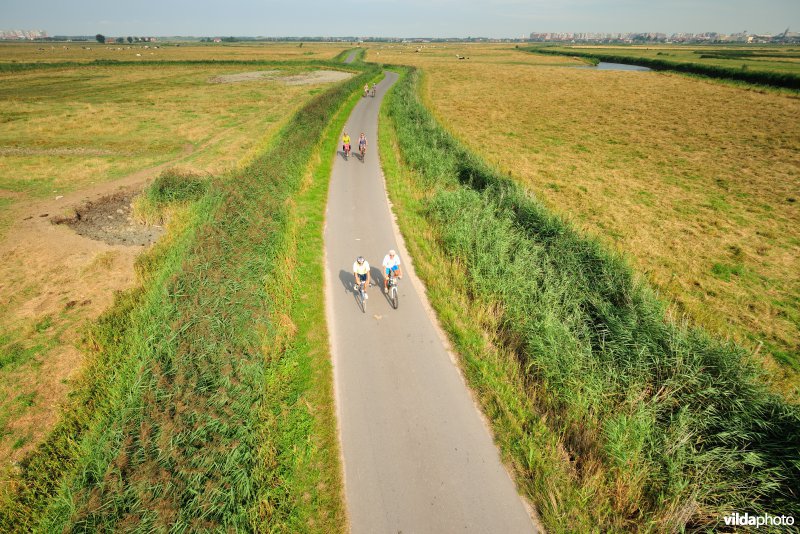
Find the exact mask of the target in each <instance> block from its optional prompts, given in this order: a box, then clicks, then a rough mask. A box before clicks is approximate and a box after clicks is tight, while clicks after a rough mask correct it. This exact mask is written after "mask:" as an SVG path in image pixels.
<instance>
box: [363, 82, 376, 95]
mask: <svg viewBox="0 0 800 534" xmlns="http://www.w3.org/2000/svg"><path fill="white" fill-rule="evenodd" d="M364 96H375V84H374V83H373V84H372V88H370V86H369V84H368V83H365V84H364Z"/></svg>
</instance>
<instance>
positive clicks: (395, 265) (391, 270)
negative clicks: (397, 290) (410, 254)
mask: <svg viewBox="0 0 800 534" xmlns="http://www.w3.org/2000/svg"><path fill="white" fill-rule="evenodd" d="M383 269H384V272H385V273H386V276H385V277H384V278H383V292H384V293H388V292H389V277H390V276H396V277H397V278H402V277H403V273H402V271H401V270H400V258H399V257H398V256H397V253H396V252H395V251H394V250H390V251H389V253H388V254H387V255H386V256H384V257H383Z"/></svg>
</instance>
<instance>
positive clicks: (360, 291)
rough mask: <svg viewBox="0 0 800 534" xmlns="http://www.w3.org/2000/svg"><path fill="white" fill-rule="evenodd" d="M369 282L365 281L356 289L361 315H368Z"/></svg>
mask: <svg viewBox="0 0 800 534" xmlns="http://www.w3.org/2000/svg"><path fill="white" fill-rule="evenodd" d="M366 285H367V281H366V280H364V281H362V282H359V283H358V284H356V286H355V287H354V289H355V290H356V292H357V296H358V305H359V306H360V307H361V313H367V298H369V297H367V290H366Z"/></svg>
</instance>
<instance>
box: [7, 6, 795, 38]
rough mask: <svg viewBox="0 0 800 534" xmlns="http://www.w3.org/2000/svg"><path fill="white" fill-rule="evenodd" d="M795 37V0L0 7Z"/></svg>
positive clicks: (187, 18)
mask: <svg viewBox="0 0 800 534" xmlns="http://www.w3.org/2000/svg"><path fill="white" fill-rule="evenodd" d="M787 26H791V27H792V31H800V0H694V1H693V0H662V1H659V0H650V1H648V0H487V1H481V2H476V1H469V0H360V1H355V0H338V1H337V0H283V1H280V2H277V1H274V0H227V1H224V0H162V1H160V2H157V1H153V0H136V1H130V0H126V1H125V2H120V1H118V0H84V1H80V0H77V1H66V0H0V29H4V30H11V29H41V30H45V31H47V32H48V34H50V35H94V34H95V33H103V34H106V35H109V36H126V35H141V36H144V35H197V36H205V35H208V36H213V35H251V36H256V35H263V36H301V35H322V36H336V35H355V36H387V37H389V36H392V37H412V36H432V37H466V36H486V37H520V36H522V35H527V34H529V33H530V32H532V31H536V32H564V31H575V32H633V31H636V32H664V33H673V32H694V33H697V32H704V31H716V32H720V33H733V32H740V31H744V30H747V31H748V32H749V33H777V32H780V31H783V30H784V29H785V28H786V27H787Z"/></svg>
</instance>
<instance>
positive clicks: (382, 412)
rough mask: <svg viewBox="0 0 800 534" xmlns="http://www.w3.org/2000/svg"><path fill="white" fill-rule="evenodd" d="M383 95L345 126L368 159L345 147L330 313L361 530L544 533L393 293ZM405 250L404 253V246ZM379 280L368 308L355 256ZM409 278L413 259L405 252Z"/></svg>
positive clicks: (335, 189)
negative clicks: (389, 290)
mask: <svg viewBox="0 0 800 534" xmlns="http://www.w3.org/2000/svg"><path fill="white" fill-rule="evenodd" d="M396 79H397V75H396V74H394V73H391V72H389V73H387V78H386V79H385V80H384V81H383V82H381V83H380V84H379V85H378V91H377V95H376V96H375V97H374V98H373V97H366V98H363V99H362V100H361V102H360V103H359V104H358V105H357V106H356V108H355V109H354V110H353V113H352V114H351V116H350V118H349V120H348V123H347V125H346V127H345V129H346V131H347V132H349V133H350V136H351V138H352V140H353V154H356V153H357V141H356V140H357V139H358V136H359V134H360V133H361V132H364V133H365V134H366V136H367V139H368V141H369V148H368V150H367V154H366V157H365V161H363V162H362V161H361V160H360V159H359V157H358V156H355V155H351V156H350V158H349V159H348V160H345V159H344V158H343V156H342V154H341V146H339V148H338V151H337V156H336V161H335V163H334V166H333V172H332V175H331V184H330V192H329V197H328V211H327V224H326V229H325V248H326V256H327V257H326V259H327V271H328V272H327V274H328V283H327V290H326V291H327V294H326V296H327V306H328V318H329V321H330V323H331V338H332V339H331V344H332V348H333V353H334V375H335V382H336V400H337V409H338V413H339V422H340V430H341V440H342V450H343V454H344V467H345V490H346V497H347V507H348V512H349V517H350V526H351V529H352V532H354V533H367V534H380V533H387V534H388V533H391V534H396V533H398V532H402V533H403V534H410V533H429V532H430V533H446V532H482V533H484V532H485V533H495V532H498V533H517V532H520V533H521V532H535V529H534V526H533V522H532V520H531V518H530V516H529V515H528V512H527V510H526V508H525V506H524V505H523V503H522V500H521V498H520V497H519V495H518V494H517V491H516V488H515V486H514V484H513V483H512V481H511V479H510V477H509V475H508V473H507V472H506V471H505V469H504V468H503V466H502V465H501V463H500V458H499V454H498V451H497V449H496V448H495V445H494V443H493V442H492V439H491V437H490V435H489V432H488V430H487V428H486V427H485V426H484V424H483V422H482V420H481V418H480V415H479V413H478V410H477V408H476V407H475V405H474V403H473V401H472V398H471V397H470V395H469V393H468V391H467V388H466V386H465V384H464V382H463V380H462V378H461V376H460V374H459V372H458V370H457V369H456V367H455V365H454V364H453V362H452V360H451V358H450V355H449V354H448V352H447V350H446V349H445V346H444V344H443V341H442V339H441V338H440V337H439V334H438V331H437V329H436V327H435V326H434V324H433V322H432V320H431V318H430V316H429V315H428V313H427V312H426V309H425V308H424V306H423V303H422V301H421V297H420V295H418V294H417V292H416V291H415V287H414V286H415V284H412V283H410V281H409V277H408V276H405V277H404V279H403V280H402V281H401V282H400V291H399V295H400V299H399V300H400V305H399V308H398V309H397V310H394V309H392V308H391V306H390V304H389V302H388V300H387V299H386V298H385V297H384V295H383V291H382V286H383V274H382V272H381V262H382V260H383V257H384V255H385V254H386V253H387V251H388V250H389V249H391V248H394V249H398V250H399V247H398V246H397V242H396V240H395V234H394V231H393V227H392V221H391V213H390V211H389V206H388V202H387V198H386V192H385V189H384V182H383V178H382V174H381V170H380V165H379V161H378V154H377V148H376V142H375V141H376V132H377V122H378V108H379V106H380V103H381V100H382V98H383V95H384V93H385V91H386V90H387V89H388V88H389V87H390V86H391V84H392V83H394V82H395V80H396ZM399 252H402V251H399ZM358 255H363V256H365V257H366V258H367V261H369V263H370V265H371V266H372V269H371V274H372V278H373V280H374V281H375V283H376V284H377V286H376V287H373V288H372V289H371V290H370V291H369V295H370V298H369V300H368V301H367V303H368V304H367V313H362V312H361V309H360V308H359V305H358V303H357V301H356V295H355V292H354V291H353V274H352V265H353V261H354V260H355V258H356V257H357V256H358ZM401 261H402V262H403V267H404V269H405V271H406V272H407V271H408V263H409V258H405V257H402V256H401Z"/></svg>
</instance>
